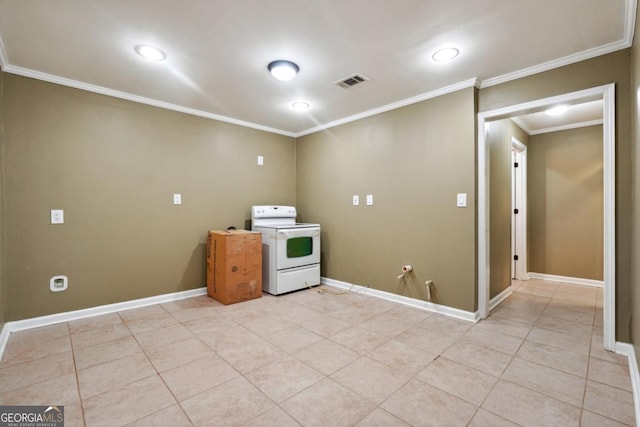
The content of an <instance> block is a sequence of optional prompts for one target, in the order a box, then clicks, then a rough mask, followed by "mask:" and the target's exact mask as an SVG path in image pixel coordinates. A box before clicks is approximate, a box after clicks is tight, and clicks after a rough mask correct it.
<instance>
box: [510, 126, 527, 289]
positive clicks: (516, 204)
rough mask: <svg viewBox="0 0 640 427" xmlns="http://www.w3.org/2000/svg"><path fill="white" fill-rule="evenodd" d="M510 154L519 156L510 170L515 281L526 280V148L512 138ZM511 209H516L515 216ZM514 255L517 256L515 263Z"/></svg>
mask: <svg viewBox="0 0 640 427" xmlns="http://www.w3.org/2000/svg"><path fill="white" fill-rule="evenodd" d="M511 153H512V158H513V157H516V156H517V155H514V153H518V154H519V155H520V156H519V157H520V160H519V162H518V167H517V168H516V167H512V168H511V209H512V211H511V212H512V214H511V218H512V221H511V256H512V260H511V265H512V268H511V276H512V278H514V279H516V280H527V279H528V278H529V277H528V275H527V265H529V263H528V262H527V260H528V253H527V212H528V211H527V209H528V208H527V146H526V145H524V144H523V143H522V142H520V141H518V139H516V138H515V137H513V136H512V137H511ZM516 177H517V178H518V179H516ZM513 209H518V214H517V216H516V214H514V213H513ZM516 237H517V239H516ZM514 255H518V261H517V262H516V261H515V260H514V259H513V256H514Z"/></svg>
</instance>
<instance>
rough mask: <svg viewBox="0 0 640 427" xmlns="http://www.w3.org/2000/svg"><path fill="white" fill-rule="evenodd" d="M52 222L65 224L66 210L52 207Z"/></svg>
mask: <svg viewBox="0 0 640 427" xmlns="http://www.w3.org/2000/svg"><path fill="white" fill-rule="evenodd" d="M51 224H64V210H62V209H51Z"/></svg>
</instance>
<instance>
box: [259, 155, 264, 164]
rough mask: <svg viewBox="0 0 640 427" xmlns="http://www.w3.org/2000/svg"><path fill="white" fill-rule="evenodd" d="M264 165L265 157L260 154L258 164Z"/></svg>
mask: <svg viewBox="0 0 640 427" xmlns="http://www.w3.org/2000/svg"><path fill="white" fill-rule="evenodd" d="M262 165H264V157H262V156H258V166H262Z"/></svg>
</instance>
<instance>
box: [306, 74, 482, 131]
mask: <svg viewBox="0 0 640 427" xmlns="http://www.w3.org/2000/svg"><path fill="white" fill-rule="evenodd" d="M476 83H477V79H475V78H473V79H470V80H465V81H462V82H459V83H455V84H452V85H450V86H445V87H443V88H440V89H436V90H432V91H430V92H425V93H423V94H420V95H416V96H412V97H411V98H406V99H402V100H400V101H397V102H392V103H391V104H386V105H382V106H380V107H376V108H373V109H371V110H367V111H363V112H362V113H358V114H354V115H353V116H348V117H344V118H342V119H338V120H334V121H332V122H329V123H325V124H321V125H319V126H316V127H313V128H310V129H307V130H303V131H301V132H298V133H297V134H296V138H299V137H301V136H305V135H309V134H311V133H315V132H319V131H322V130H327V129H330V128H333V127H336V126H340V125H344V124H346V123H351V122H355V121H356V120H361V119H364V118H367V117H371V116H375V115H376V114H380V113H386V112H387V111H391V110H396V109H398V108H402V107H406V106H408V105H412V104H417V103H418V102H422V101H426V100H427V99H433V98H437V97H438V96H442V95H447V94H449V93H453V92H457V91H459V90H462V89H467V88H470V87H474V86H476Z"/></svg>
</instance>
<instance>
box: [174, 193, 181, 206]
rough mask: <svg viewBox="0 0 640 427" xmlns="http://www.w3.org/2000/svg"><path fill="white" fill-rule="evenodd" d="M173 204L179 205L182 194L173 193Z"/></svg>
mask: <svg viewBox="0 0 640 427" xmlns="http://www.w3.org/2000/svg"><path fill="white" fill-rule="evenodd" d="M173 204H174V205H181V204H182V194H174V195H173Z"/></svg>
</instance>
